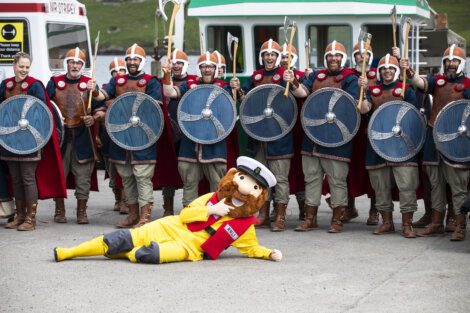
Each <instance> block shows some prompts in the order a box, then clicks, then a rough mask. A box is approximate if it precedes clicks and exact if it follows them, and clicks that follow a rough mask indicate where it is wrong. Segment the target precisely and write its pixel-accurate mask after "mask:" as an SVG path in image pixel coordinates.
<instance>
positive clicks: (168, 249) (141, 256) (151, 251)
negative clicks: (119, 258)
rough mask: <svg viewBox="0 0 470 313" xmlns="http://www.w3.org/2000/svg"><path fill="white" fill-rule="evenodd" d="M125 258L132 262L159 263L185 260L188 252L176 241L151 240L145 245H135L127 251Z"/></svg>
mask: <svg viewBox="0 0 470 313" xmlns="http://www.w3.org/2000/svg"><path fill="white" fill-rule="evenodd" d="M127 258H128V259H129V261H131V262H132V263H147V264H160V263H170V262H178V261H185V260H187V259H188V252H187V251H186V249H185V248H184V247H183V246H181V245H180V244H178V243H176V242H171V241H169V242H163V243H156V242H154V241H152V242H151V243H150V244H149V245H147V246H140V247H135V248H134V249H132V250H131V251H129V252H127Z"/></svg>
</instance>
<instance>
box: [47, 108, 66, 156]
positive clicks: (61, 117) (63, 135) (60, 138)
mask: <svg viewBox="0 0 470 313" xmlns="http://www.w3.org/2000/svg"><path fill="white" fill-rule="evenodd" d="M50 102H51V105H52V109H54V110H55V112H56V113H57V115H59V118H60V125H61V128H62V133H61V134H60V136H58V137H59V147H62V146H63V145H64V139H65V124H64V117H63V115H62V112H60V109H59V107H58V106H57V104H55V102H54V101H52V100H50ZM57 135H59V134H57Z"/></svg>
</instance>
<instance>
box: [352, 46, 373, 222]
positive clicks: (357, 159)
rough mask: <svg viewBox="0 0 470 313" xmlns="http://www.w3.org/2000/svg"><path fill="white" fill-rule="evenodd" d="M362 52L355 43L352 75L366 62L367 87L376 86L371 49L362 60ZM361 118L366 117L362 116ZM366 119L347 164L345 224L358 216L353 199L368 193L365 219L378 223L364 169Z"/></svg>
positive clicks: (362, 48)
mask: <svg viewBox="0 0 470 313" xmlns="http://www.w3.org/2000/svg"><path fill="white" fill-rule="evenodd" d="M363 52H364V41H363V40H361V42H360V44H359V43H356V44H355V45H354V47H353V52H352V58H351V61H352V65H353V69H354V74H355V75H356V76H357V77H360V76H361V75H362V72H361V71H362V63H363V62H366V77H367V80H368V84H369V86H373V85H376V84H377V69H376V68H372V67H371V66H372V62H373V59H374V53H373V50H372V47H371V46H369V49H368V50H367V52H368V53H367V56H366V59H365V60H364V59H363V58H362V55H363ZM362 117H367V116H366V115H363V116H362ZM367 122H368V119H367V118H361V125H360V126H359V131H358V134H357V135H356V136H355V137H354V139H353V152H352V158H351V163H350V164H349V175H348V193H349V196H348V206H347V209H346V212H345V214H344V217H343V222H347V221H349V220H350V219H353V218H355V217H357V216H358V213H357V209H356V205H355V198H356V197H360V196H362V195H363V194H366V193H369V197H370V209H369V217H368V219H367V222H366V224H367V225H377V224H378V222H379V218H378V211H377V208H376V207H375V197H374V195H373V194H372V195H371V194H370V193H371V191H372V187H371V186H370V182H369V177H368V176H367V171H366V169H365V166H364V165H365V153H364V151H365V150H366V143H367V134H366V133H367Z"/></svg>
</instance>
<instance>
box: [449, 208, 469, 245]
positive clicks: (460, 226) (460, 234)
mask: <svg viewBox="0 0 470 313" xmlns="http://www.w3.org/2000/svg"><path fill="white" fill-rule="evenodd" d="M455 219H456V220H457V226H455V231H454V232H453V233H452V237H450V240H451V241H463V240H465V235H466V233H467V214H457V215H456V217H455Z"/></svg>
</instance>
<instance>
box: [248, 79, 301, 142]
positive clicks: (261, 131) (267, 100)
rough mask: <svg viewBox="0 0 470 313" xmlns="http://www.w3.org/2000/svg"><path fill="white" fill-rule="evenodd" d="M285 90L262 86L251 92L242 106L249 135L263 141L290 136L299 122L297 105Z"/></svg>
mask: <svg viewBox="0 0 470 313" xmlns="http://www.w3.org/2000/svg"><path fill="white" fill-rule="evenodd" d="M284 91H285V88H284V87H282V86H280V85H275V84H265V85H260V86H257V87H255V88H253V89H252V90H250V92H248V93H247V94H246V96H245V98H244V99H243V101H242V103H241V105H240V123H241V125H242V127H243V129H244V130H245V132H246V133H247V134H248V136H250V137H252V138H254V139H256V140H259V141H263V142H270V141H275V140H278V139H280V138H282V137H284V136H286V135H287V134H288V133H289V132H290V131H291V130H292V128H293V127H294V125H295V121H296V119H297V103H296V101H295V98H294V96H293V95H292V94H291V93H289V95H288V97H287V98H286V97H285V96H284Z"/></svg>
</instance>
